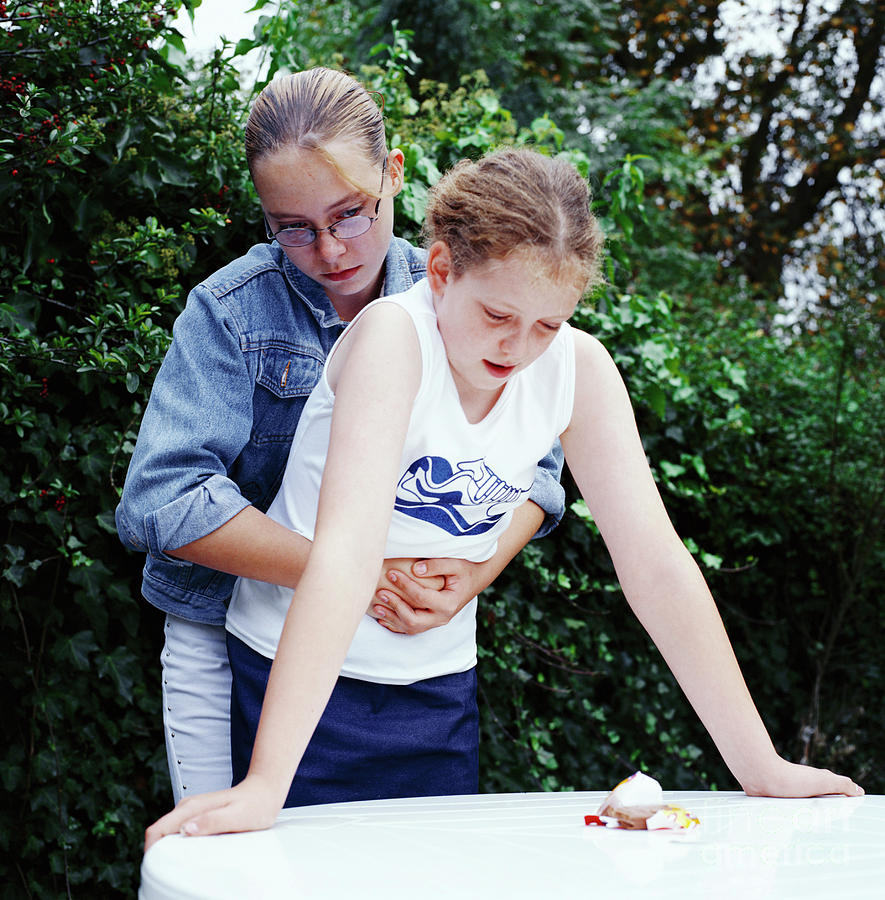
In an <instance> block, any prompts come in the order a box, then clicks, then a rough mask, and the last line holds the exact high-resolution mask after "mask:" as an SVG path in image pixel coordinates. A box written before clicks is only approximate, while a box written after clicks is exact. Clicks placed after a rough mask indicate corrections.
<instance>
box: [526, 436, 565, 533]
mask: <svg viewBox="0 0 885 900" xmlns="http://www.w3.org/2000/svg"><path fill="white" fill-rule="evenodd" d="M564 458H565V457H564V454H563V452H562V446H561V444H560V443H559V441H557V442H556V443H555V444H554V445H553V447H552V448H551V450H550V452H549V453H548V454H547V455H546V456H545V457H544V458H543V459H542V460H541V461H540V462H539V463H538V469H537V471H536V472H535V483H534V484H533V485H532V491H531V493H530V494H529V500H532V501H533V502H535V503H537V504H538V506H540V507H541V509H543V510H544V513H545V515H544V521H543V522H542V523H541V527H540V528H539V529H538V530H537V532H536V533H535V538H541V537H544V535H547V534H550V532H551V531H553V529H554V528H556V526H557V525H558V524H559V523H560V521H562V517H563V515H565V488H563V486H562V485H561V484H560V478H561V477H562V465H563V462H564Z"/></svg>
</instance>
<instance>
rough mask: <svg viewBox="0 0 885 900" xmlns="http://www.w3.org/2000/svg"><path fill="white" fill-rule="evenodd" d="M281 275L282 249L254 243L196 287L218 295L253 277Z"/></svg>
mask: <svg viewBox="0 0 885 900" xmlns="http://www.w3.org/2000/svg"><path fill="white" fill-rule="evenodd" d="M283 277H284V276H283V253H282V250H281V249H280V248H279V247H278V246H276V245H272V244H255V246H253V247H251V248H250V249H249V251H248V252H246V253H244V254H243V255H242V256H240V257H237V259H234V260H231V262H229V263H227V265H225V266H222V267H221V268H220V269H218V270H216V271H215V272H213V273H212V274H211V275H209V276H208V277H207V278H204V279H203V281H201V282H200V284H199V285H197V287H198V288H201V289H203V290H206V291H208V292H209V293H211V294H213V295H215V296H217V297H220V296H222V295H224V294H226V293H229V292H230V291H235V290H236V289H237V288H240V287H243V286H244V285H246V284H248V283H249V282H251V281H253V280H255V279H267V278H271V279H276V278H279V279H283ZM282 284H283V282H281V285H282Z"/></svg>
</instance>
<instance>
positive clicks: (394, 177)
mask: <svg viewBox="0 0 885 900" xmlns="http://www.w3.org/2000/svg"><path fill="white" fill-rule="evenodd" d="M405 162H406V158H405V156H404V155H403V151H402V150H400V149H399V148H398V147H397V148H396V149H394V150H391V151H390V153H388V154H387V174H388V176H389V178H390V186H391V187H392V188H393V193H392V194H391V196H392V197H395V196H396V195H397V194H398V193H399V192H400V191H401V190H402V189H403V184H404V183H405V180H406V176H405Z"/></svg>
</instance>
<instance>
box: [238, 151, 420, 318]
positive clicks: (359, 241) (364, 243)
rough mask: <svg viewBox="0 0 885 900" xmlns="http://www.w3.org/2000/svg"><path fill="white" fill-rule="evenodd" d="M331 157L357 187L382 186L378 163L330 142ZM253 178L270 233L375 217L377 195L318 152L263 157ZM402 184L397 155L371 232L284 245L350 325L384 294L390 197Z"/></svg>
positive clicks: (394, 153) (325, 234)
mask: <svg viewBox="0 0 885 900" xmlns="http://www.w3.org/2000/svg"><path fill="white" fill-rule="evenodd" d="M328 152H329V154H330V155H331V156H332V157H333V158H334V159H335V160H336V162H337V163H338V165H339V166H340V167H341V170H342V171H344V172H347V174H348V177H349V178H352V179H353V181H354V183H355V184H359V185H364V186H367V187H368V186H371V188H372V189H373V190H376V191H379V190H380V189H381V186H382V166H381V165H378V164H376V163H373V162H371V161H370V160H369V159H367V158H366V156H365V155H364V154H363V153H362V152H360V151H357V150H354V149H353V148H352V147H351V146H350V145H348V144H347V143H344V142H341V143H337V144H335V143H333V144H330V145H329V147H328ZM253 176H254V181H255V189H256V190H257V191H258V196H259V197H260V198H261V205H262V207H263V208H264V215H265V217H266V219H267V223H268V225H269V226H270V229H271V231H272V232H277V231H279V230H280V229H281V228H284V227H287V226H288V227H291V226H302V227H307V228H316V229H321V228H327V227H328V226H329V225H334V224H335V223H336V222H340V221H341V220H342V219H346V218H350V217H352V216H374V215H375V207H376V204H378V199H377V197H372V196H370V195H369V194H366V193H363V192H362V191H360V190H359V189H358V188H356V187H354V185H353V184H351V183H350V182H349V181H348V180H347V179H345V178H344V177H342V175H341V174H340V173H339V172H338V170H337V169H336V168H335V167H334V166H333V165H332V164H331V163H330V162H328V161H327V160H326V159H325V157H323V156H322V155H321V154H319V153H316V152H314V151H311V150H302V149H300V148H298V147H295V146H289V147H284V148H282V149H280V150H277V151H276V152H274V153H272V154H270V155H268V156H265V157H262V158H261V159H260V160H258V161H257V162H256V163H255V165H254V172H253ZM402 183H403V155H402V152H401V151H399V150H392V151H391V152H390V153H389V155H388V160H387V170H386V172H385V173H384V189H385V193H387V194H388V195H389V196H386V197H384V198H382V200H381V202H380V204H378V218H377V219H376V220H375V221H374V222H373V223H372V226H371V227H370V228H369V230H368V231H366V232H365V233H363V234H360V235H358V236H357V237H353V238H347V239H340V238H337V237H335V236H334V235H333V234H332V233H331V232H329V231H322V232H320V233H319V234H317V236H316V239H315V240H314V241H313V243H311V244H307V245H306V246H303V247H283V250H284V251H285V253H286V256H288V257H289V259H290V260H291V261H292V263H293V264H294V265H296V266H297V267H298V268H299V269H301V271H302V272H304V274H305V275H308V276H309V277H310V278H312V279H313V280H314V281H316V282H317V283H318V284H320V285H321V286H322V287H323V289H324V290H325V291H326V294H328V296H329V299H330V300H331V301H332V305H333V306H334V307H335V309H336V310H337V312H338V314H339V315H340V316H341V318H342V319H343V320H345V321H349V320H350V319H352V318H353V316H354V315H356V313H357V312H359V310H360V309H362V308H363V307H364V306H365V305H366V304H367V303H368V302H369V301H370V300H374V299H375V298H376V297H377V296H378V295H379V294H380V292H381V285H382V282H383V280H384V259H385V257H386V255H387V249H388V246H389V245H390V239H391V236H392V234H393V194H396V193H398V192H399V190H400V188H401V187H402ZM391 188H392V191H391Z"/></svg>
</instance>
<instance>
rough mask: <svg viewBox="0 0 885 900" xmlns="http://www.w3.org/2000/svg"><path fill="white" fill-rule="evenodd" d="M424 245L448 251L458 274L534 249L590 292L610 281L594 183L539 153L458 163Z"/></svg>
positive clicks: (509, 152) (431, 213) (439, 190)
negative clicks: (604, 273) (605, 278)
mask: <svg viewBox="0 0 885 900" xmlns="http://www.w3.org/2000/svg"><path fill="white" fill-rule="evenodd" d="M424 240H425V243H426V245H427V246H428V247H429V246H430V245H431V244H433V243H434V242H435V241H443V242H444V243H445V244H446V245H447V246H448V248H449V253H450V255H451V259H452V268H453V271H454V274H455V275H456V276H458V275H461V274H463V272H464V271H465V270H467V269H469V268H471V267H472V266H476V265H481V264H482V263H484V262H486V261H487V260H490V259H504V258H505V257H506V256H507V255H508V254H510V253H513V252H514V251H516V250H525V249H529V250H532V251H533V254H532V255H533V257H534V258H535V259H536V260H538V261H539V262H540V264H541V265H542V266H543V268H544V271H545V274H547V275H549V276H551V277H553V278H559V277H569V278H570V277H571V276H572V273H573V272H574V273H576V275H577V278H578V279H579V280H580V281H581V282H582V284H581V286H582V289H583V290H585V291H586V290H589V289H590V288H591V287H594V286H595V285H596V284H598V283H599V282H600V281H601V280H602V279H601V275H600V267H601V256H602V246H603V236H602V231H601V229H600V227H599V223H598V222H597V221H596V217H595V216H594V215H593V213H592V212H591V211H590V191H589V187H588V185H587V182H586V181H585V180H584V179H583V178H582V177H581V176H580V174H579V173H578V171H577V170H576V169H575V167H574V166H573V165H572V164H571V163H569V162H567V161H565V160H563V159H556V158H551V157H549V156H544V155H543V154H541V153H539V152H537V151H535V150H529V149H513V148H508V149H503V150H496V151H494V152H492V153H489V154H488V155H486V156H484V157H482V159H479V160H477V161H475V162H474V161H471V160H461V161H460V162H459V163H457V164H456V165H455V166H454V167H453V168H452V169H450V170H449V171H448V172H447V173H446V174H445V175H444V176H443V178H442V179H441V180H440V181H439V182H438V183H437V185H436V186H435V187H434V188H433V189H432V190H431V193H430V199H429V201H428V204H427V213H426V219H425V224H424Z"/></svg>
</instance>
